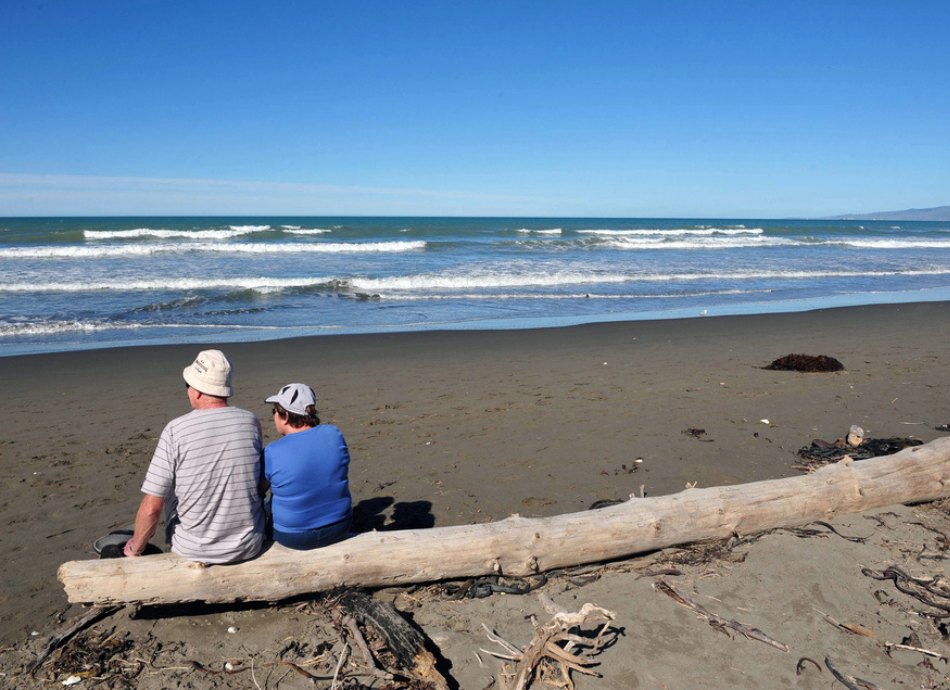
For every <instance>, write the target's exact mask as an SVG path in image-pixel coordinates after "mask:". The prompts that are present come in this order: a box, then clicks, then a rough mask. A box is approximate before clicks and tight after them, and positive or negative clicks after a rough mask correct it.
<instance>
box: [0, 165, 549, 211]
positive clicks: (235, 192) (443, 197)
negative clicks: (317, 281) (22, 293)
mask: <svg viewBox="0 0 950 690" xmlns="http://www.w3.org/2000/svg"><path fill="white" fill-rule="evenodd" d="M549 203H550V200H546V199H541V198H529V197H525V196H517V195H504V194H486V193H479V192H471V191H457V190H442V189H421V188H412V187H373V186H366V187H362V186H348V185H337V184H315V183H306V182H270V181H263V180H220V179H208V178H169V177H122V176H104V175H59V174H49V175H46V174H35V173H10V172H0V215H67V214H80V215H83V214H101V215H115V214H162V213H168V214H173V213H182V214H205V213H215V214H217V213H220V214H253V213H262V214H288V215H289V214H327V215H332V214H386V213H393V214H396V213H410V214H419V215H424V214H431V213H445V214H458V213H495V212H508V210H510V211H526V210H529V209H530V208H541V207H544V206H546V205H548V204H549Z"/></svg>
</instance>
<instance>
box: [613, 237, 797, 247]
mask: <svg viewBox="0 0 950 690" xmlns="http://www.w3.org/2000/svg"><path fill="white" fill-rule="evenodd" d="M795 244H800V243H799V242H796V241H795V240H790V239H787V238H784V237H765V236H762V235H751V236H739V235H732V236H728V237H715V236H710V237H692V238H691V239H688V240H676V239H667V238H664V237H652V238H651V237H638V238H632V237H611V238H603V239H602V240H601V243H600V245H599V246H607V247H610V248H612V249H624V250H633V249H663V250H666V249H717V250H720V249H743V248H746V247H779V246H788V245H795Z"/></svg>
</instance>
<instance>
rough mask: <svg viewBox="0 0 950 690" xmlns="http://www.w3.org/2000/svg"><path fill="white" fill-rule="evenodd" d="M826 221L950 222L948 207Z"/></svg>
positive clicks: (862, 214) (909, 209) (832, 218)
mask: <svg viewBox="0 0 950 690" xmlns="http://www.w3.org/2000/svg"><path fill="white" fill-rule="evenodd" d="M826 220H950V206H935V207H934V208H908V209H905V210H903V211H877V212H875V213H849V214H847V215H844V216H831V217H830V218H827V219H826Z"/></svg>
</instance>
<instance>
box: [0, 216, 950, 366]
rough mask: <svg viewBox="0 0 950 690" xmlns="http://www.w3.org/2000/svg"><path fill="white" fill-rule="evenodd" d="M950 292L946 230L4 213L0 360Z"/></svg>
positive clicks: (914, 225) (762, 309)
mask: <svg viewBox="0 0 950 690" xmlns="http://www.w3.org/2000/svg"><path fill="white" fill-rule="evenodd" d="M945 299H950V223H940V222H894V221H887V222H869V221H862V222H851V221H803V220H794V221H792V220H750V219H617V218H353V217H345V218H329V217H319V218H317V217H308V218H291V217H252V218H230V217H221V218H213V217H180V218H162V217H145V218H24V219H16V218H6V219H3V218H0V355H12V354H22V353H36V352H51V351H60V350H69V349H82V348H95V347H111V346H124V345H135V344H154V343H184V342H195V343H198V342H200V343H207V342H233V341H241V340H262V339H271V338H282V337H289V336H297V335H319V334H329V333H366V332H388V331H409V330H419V329H446V328H526V327H537V326H549V325H550V326H553V325H566V324H575V323H585V322H593V321H606V320H626V319H643V318H669V317H684V316H686V317H691V316H695V317H701V316H704V315H705V316H712V315H719V314H740V313H766V312H778V311H793V310H801V309H812V308H820V307H829V306H841V305H858V304H873V303H881V302H901V301H923V300H945Z"/></svg>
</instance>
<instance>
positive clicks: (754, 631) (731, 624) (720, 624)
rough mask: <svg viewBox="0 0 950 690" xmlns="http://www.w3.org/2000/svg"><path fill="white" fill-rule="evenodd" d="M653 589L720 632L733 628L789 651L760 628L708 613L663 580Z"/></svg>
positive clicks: (654, 584)
mask: <svg viewBox="0 0 950 690" xmlns="http://www.w3.org/2000/svg"><path fill="white" fill-rule="evenodd" d="M653 588H654V589H656V590H659V591H661V592H663V593H664V594H666V595H667V596H668V597H670V598H671V599H673V600H674V601H675V602H677V603H678V604H682V605H683V606H685V607H686V608H689V609H692V610H693V611H695V612H696V613H698V614H699V615H700V616H702V617H703V618H705V619H706V620H707V621H709V624H710V625H711V626H713V627H714V628H717V629H720V630H722V629H723V628H731V629H733V630H735V631H736V632H737V633H739V634H740V635H742V636H744V637H747V638H748V639H750V640H758V641H759V642H764V643H765V644H767V645H771V646H772V647H775V648H776V649H781V650H782V651H783V652H787V651H788V645H787V644H785V643H783V642H779V641H778V640H776V639H774V638H772V637H770V636H769V635H766V634H765V633H764V632H762V631H761V630H759V629H758V628H752V627H749V626H747V625H743V624H742V623H739V622H737V621H731V620H727V619H725V618H722V617H720V616H717V615H716V614H715V613H712V612H711V611H707V610H706V609H705V608H703V607H702V606H700V605H699V604H697V603H695V602H692V601H690V600H689V599H687V598H686V597H684V596H683V595H682V594H680V593H679V592H677V591H676V590H675V589H673V588H672V587H670V586H669V585H668V584H667V583H666V582H664V581H663V580H660V581H659V582H654V583H653Z"/></svg>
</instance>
